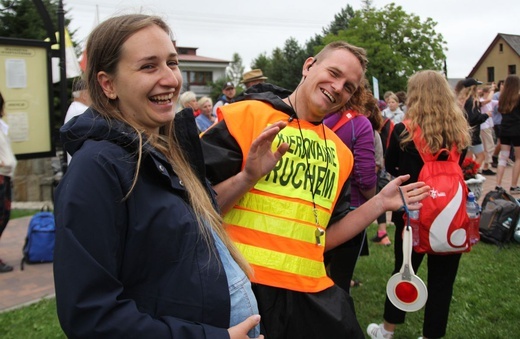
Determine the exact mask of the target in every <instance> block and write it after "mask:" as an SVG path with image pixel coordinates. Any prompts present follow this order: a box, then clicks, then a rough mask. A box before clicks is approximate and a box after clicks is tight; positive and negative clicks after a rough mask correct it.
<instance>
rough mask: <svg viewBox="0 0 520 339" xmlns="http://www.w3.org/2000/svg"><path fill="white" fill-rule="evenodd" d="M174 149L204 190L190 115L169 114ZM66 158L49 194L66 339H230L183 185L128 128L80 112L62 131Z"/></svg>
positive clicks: (215, 271) (221, 294) (226, 300)
mask: <svg viewBox="0 0 520 339" xmlns="http://www.w3.org/2000/svg"><path fill="white" fill-rule="evenodd" d="M175 128H176V129H177V137H178V141H179V146H180V147H181V148H182V149H183V150H184V151H185V155H186V157H187V158H188V160H189V162H190V163H191V164H192V167H193V168H194V169H196V172H197V174H198V176H199V178H200V179H201V180H202V181H203V182H205V183H206V186H207V188H208V191H209V192H211V194H212V195H213V192H212V191H211V188H210V187H209V185H207V181H205V172H204V162H203V158H202V150H201V148H200V143H199V139H198V135H197V129H196V127H195V122H194V118H193V114H192V111H191V109H187V110H183V111H182V112H179V113H177V114H176V118H175ZM61 136H62V141H63V145H64V148H65V149H66V151H67V152H69V153H70V154H71V155H72V156H73V157H72V161H71V164H70V167H69V169H68V170H67V172H66V174H65V176H64V177H63V179H62V180H61V182H60V184H59V186H58V188H57V191H56V203H55V215H56V224H57V230H56V248H55V253H54V258H55V262H54V279H55V287H56V304H57V311H58V316H59V320H60V324H61V326H62V328H63V330H64V332H65V334H66V335H67V336H68V337H69V338H78V337H90V338H115V337H121V338H229V334H228V331H227V328H228V327H229V322H230V297H229V290H228V284H227V279H226V273H225V271H224V269H223V268H222V264H221V261H220V257H219V255H218V253H217V251H216V250H211V249H208V246H207V245H206V243H205V241H203V240H202V239H201V234H200V231H199V228H198V225H197V222H196V219H195V215H194V213H193V210H192V209H191V207H190V205H189V203H188V201H187V194H186V190H185V188H184V186H183V183H182V182H181V181H180V180H179V178H178V177H177V175H176V174H175V173H174V172H173V169H172V167H171V166H170V164H169V163H168V161H167V160H166V158H165V157H164V156H163V155H162V154H161V153H159V152H157V151H156V150H155V149H154V148H152V147H151V146H150V145H149V144H146V143H144V146H143V159H142V160H141V167H140V169H139V178H138V180H137V182H136V183H135V187H133V188H132V193H131V194H130V195H129V196H128V197H127V198H126V199H125V196H126V194H127V192H128V191H129V190H130V187H131V185H132V183H133V178H134V175H135V171H136V161H137V157H136V154H137V153H136V150H137V147H138V139H137V138H136V133H135V131H134V130H133V129H132V128H130V127H129V126H127V125H125V124H123V123H121V122H119V121H116V120H112V121H111V122H108V121H107V120H106V119H105V118H103V117H102V116H101V115H100V114H99V113H97V112H96V111H94V110H92V109H88V110H87V111H86V112H85V113H84V114H83V115H81V116H79V117H77V118H74V119H73V120H71V121H70V122H69V123H67V124H66V125H65V126H63V127H62V129H61Z"/></svg>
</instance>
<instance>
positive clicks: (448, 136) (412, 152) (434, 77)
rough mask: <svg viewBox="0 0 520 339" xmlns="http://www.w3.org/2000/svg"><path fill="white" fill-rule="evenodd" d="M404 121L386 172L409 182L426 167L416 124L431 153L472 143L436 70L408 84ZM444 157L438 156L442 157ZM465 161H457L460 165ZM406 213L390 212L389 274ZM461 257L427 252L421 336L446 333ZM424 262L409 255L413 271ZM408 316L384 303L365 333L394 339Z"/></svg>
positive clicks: (398, 128)
mask: <svg viewBox="0 0 520 339" xmlns="http://www.w3.org/2000/svg"><path fill="white" fill-rule="evenodd" d="M407 107H408V110H407V113H406V114H407V118H406V119H407V120H409V124H408V126H409V128H410V132H408V130H407V128H406V127H405V125H404V123H399V124H397V125H395V127H394V131H393V133H392V138H391V139H390V144H389V146H388V150H387V153H386V155H385V164H386V169H387V171H388V172H390V174H392V175H394V176H399V175H401V174H402V173H409V174H410V180H409V182H415V181H417V179H418V176H419V172H420V171H421V168H422V166H423V165H424V163H423V161H422V159H421V157H420V155H419V153H418V151H417V149H416V148H415V145H414V143H413V138H414V135H415V133H416V130H417V126H420V128H421V130H422V132H421V135H422V138H424V140H425V142H426V145H427V146H428V148H429V149H430V150H431V152H432V153H436V152H438V151H439V150H441V149H443V148H448V149H449V148H451V146H452V145H455V146H456V147H457V150H458V152H459V154H461V155H462V154H463V153H464V150H465V149H466V148H467V147H468V146H469V145H470V144H471V139H470V135H469V127H468V123H467V121H466V118H465V117H464V113H463V112H462V110H461V108H460V107H459V105H457V102H456V100H455V97H454V95H453V92H452V91H451V89H450V86H449V84H448V82H447V81H446V79H445V78H444V77H443V75H442V74H440V73H439V72H436V71H421V72H418V73H416V74H414V75H413V76H412V77H411V78H410V79H409V80H408V94H407ZM443 157H446V155H441V158H443ZM462 160H463V156H461V157H460V160H459V163H461V162H462ZM403 214H404V212H393V213H392V220H393V222H394V223H395V226H396V229H395V240H394V258H395V266H394V270H393V273H392V275H393V274H395V273H397V272H398V271H399V270H400V268H401V265H402V263H403V252H402V246H403V238H402V233H403V229H404V226H405V225H404V220H403ZM460 258H461V254H460V253H459V254H449V255H432V254H428V262H427V263H428V284H427V285H428V301H427V302H426V308H425V313H424V323H423V337H424V338H441V337H443V336H444V335H445V334H446V326H447V323H448V315H449V309H450V302H451V298H452V294H453V284H454V282H455V277H456V276H457V270H458V267H459V261H460ZM423 259H424V254H423V253H422V254H420V253H416V252H413V253H412V265H413V269H414V271H415V272H417V271H418V269H419V266H420V264H421V262H422V260H423ZM405 315H406V313H405V312H404V311H401V310H399V309H397V308H396V307H395V306H394V305H393V304H392V303H391V302H390V300H389V299H388V297H387V299H386V302H385V311H384V323H383V324H380V325H377V324H370V325H369V326H368V328H367V333H368V334H369V336H370V337H371V338H392V337H393V333H394V330H395V328H396V325H397V324H403V323H404V321H405Z"/></svg>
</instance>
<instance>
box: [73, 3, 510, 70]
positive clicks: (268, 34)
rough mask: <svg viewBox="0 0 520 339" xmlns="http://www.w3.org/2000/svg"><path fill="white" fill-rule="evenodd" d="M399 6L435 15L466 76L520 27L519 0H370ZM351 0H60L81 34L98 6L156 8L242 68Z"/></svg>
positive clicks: (187, 36)
mask: <svg viewBox="0 0 520 339" xmlns="http://www.w3.org/2000/svg"><path fill="white" fill-rule="evenodd" d="M392 2H393V3H395V4H396V5H398V6H401V7H402V8H403V10H404V11H405V12H407V13H413V14H415V15H417V16H419V17H420V18H421V21H422V22H424V21H425V20H426V18H428V17H430V18H432V19H433V21H435V22H437V26H436V27H435V30H436V32H437V33H440V34H442V35H443V37H444V40H445V41H446V42H447V48H448V50H447V51H446V56H447V66H448V77H449V78H463V77H466V76H467V75H468V74H469V73H470V72H471V70H472V69H473V67H474V66H475V65H476V63H477V62H478V61H479V59H480V57H481V56H482V55H483V54H484V52H485V51H486V49H487V48H488V47H489V45H490V44H491V42H492V41H493V39H494V38H495V37H496V35H497V34H498V33H506V34H516V35H520V25H519V24H518V15H519V13H520V2H518V0H495V1H482V0H477V1H468V0H436V1H431V0H428V1H425V0H394V1H385V0H373V1H372V6H373V7H376V8H381V7H384V6H385V5H387V4H389V3H392ZM347 4H350V5H351V6H352V7H353V8H354V9H355V10H357V9H360V8H361V7H362V2H361V0H353V1H349V2H348V1H345V0H342V1H340V0H321V1H319V0H261V1H244V0H183V1H179V0H153V1H151V0H147V1H144V0H65V1H64V7H65V10H66V11H67V17H68V18H70V19H71V23H70V25H69V30H70V31H74V30H77V32H76V34H75V35H74V38H75V41H78V42H83V41H86V38H87V36H88V34H89V32H90V30H91V29H92V28H93V27H94V25H95V22H96V18H97V14H96V13H98V15H99V20H100V21H103V20H105V19H107V18H109V17H111V16H114V15H117V14H126V13H135V12H142V13H146V14H154V15H160V16H161V17H163V18H164V19H165V20H166V21H167V22H168V24H169V25H170V27H171V28H172V30H173V33H174V38H175V40H176V41H177V45H178V46H183V47H198V50H197V54H198V55H201V56H205V57H212V58H217V59H223V60H232V56H233V54H234V53H238V54H239V55H240V56H241V57H242V60H243V66H245V68H246V70H248V69H249V68H250V64H251V62H252V60H253V59H255V58H256V57H258V55H260V54H262V53H265V54H267V55H268V56H270V55H271V52H272V50H273V49H274V48H276V47H279V48H283V46H284V43H285V41H286V40H287V39H289V38H291V37H293V38H295V39H296V40H297V41H298V42H299V43H300V45H301V46H303V45H304V43H305V42H306V41H307V40H309V39H310V38H311V37H313V36H314V35H315V34H321V33H322V29H323V28H324V27H327V26H329V24H330V23H331V22H332V21H333V20H334V15H335V14H338V13H339V12H340V11H341V9H343V8H345V7H346V6H347Z"/></svg>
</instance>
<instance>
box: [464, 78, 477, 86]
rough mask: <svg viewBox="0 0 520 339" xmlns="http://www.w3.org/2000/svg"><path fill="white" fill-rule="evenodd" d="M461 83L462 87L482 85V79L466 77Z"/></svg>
mask: <svg viewBox="0 0 520 339" xmlns="http://www.w3.org/2000/svg"><path fill="white" fill-rule="evenodd" d="M462 85H463V86H464V87H471V86H476V85H482V81H477V80H475V79H473V78H466V79H464V80H462Z"/></svg>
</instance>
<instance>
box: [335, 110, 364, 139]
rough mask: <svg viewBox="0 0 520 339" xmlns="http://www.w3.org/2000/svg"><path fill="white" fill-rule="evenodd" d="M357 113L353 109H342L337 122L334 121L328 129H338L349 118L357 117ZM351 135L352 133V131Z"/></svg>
mask: <svg viewBox="0 0 520 339" xmlns="http://www.w3.org/2000/svg"><path fill="white" fill-rule="evenodd" d="M358 115H359V113H358V112H356V111H354V110H351V109H349V110H346V111H344V112H343V113H341V118H340V119H339V120H338V122H336V124H334V126H332V127H331V128H330V129H331V130H332V131H333V132H336V131H337V130H338V129H340V128H341V127H342V126H343V125H345V124H346V123H347V122H349V121H350V120H352V119H354V118H355V117H357V116H358ZM352 135H354V133H352Z"/></svg>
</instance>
